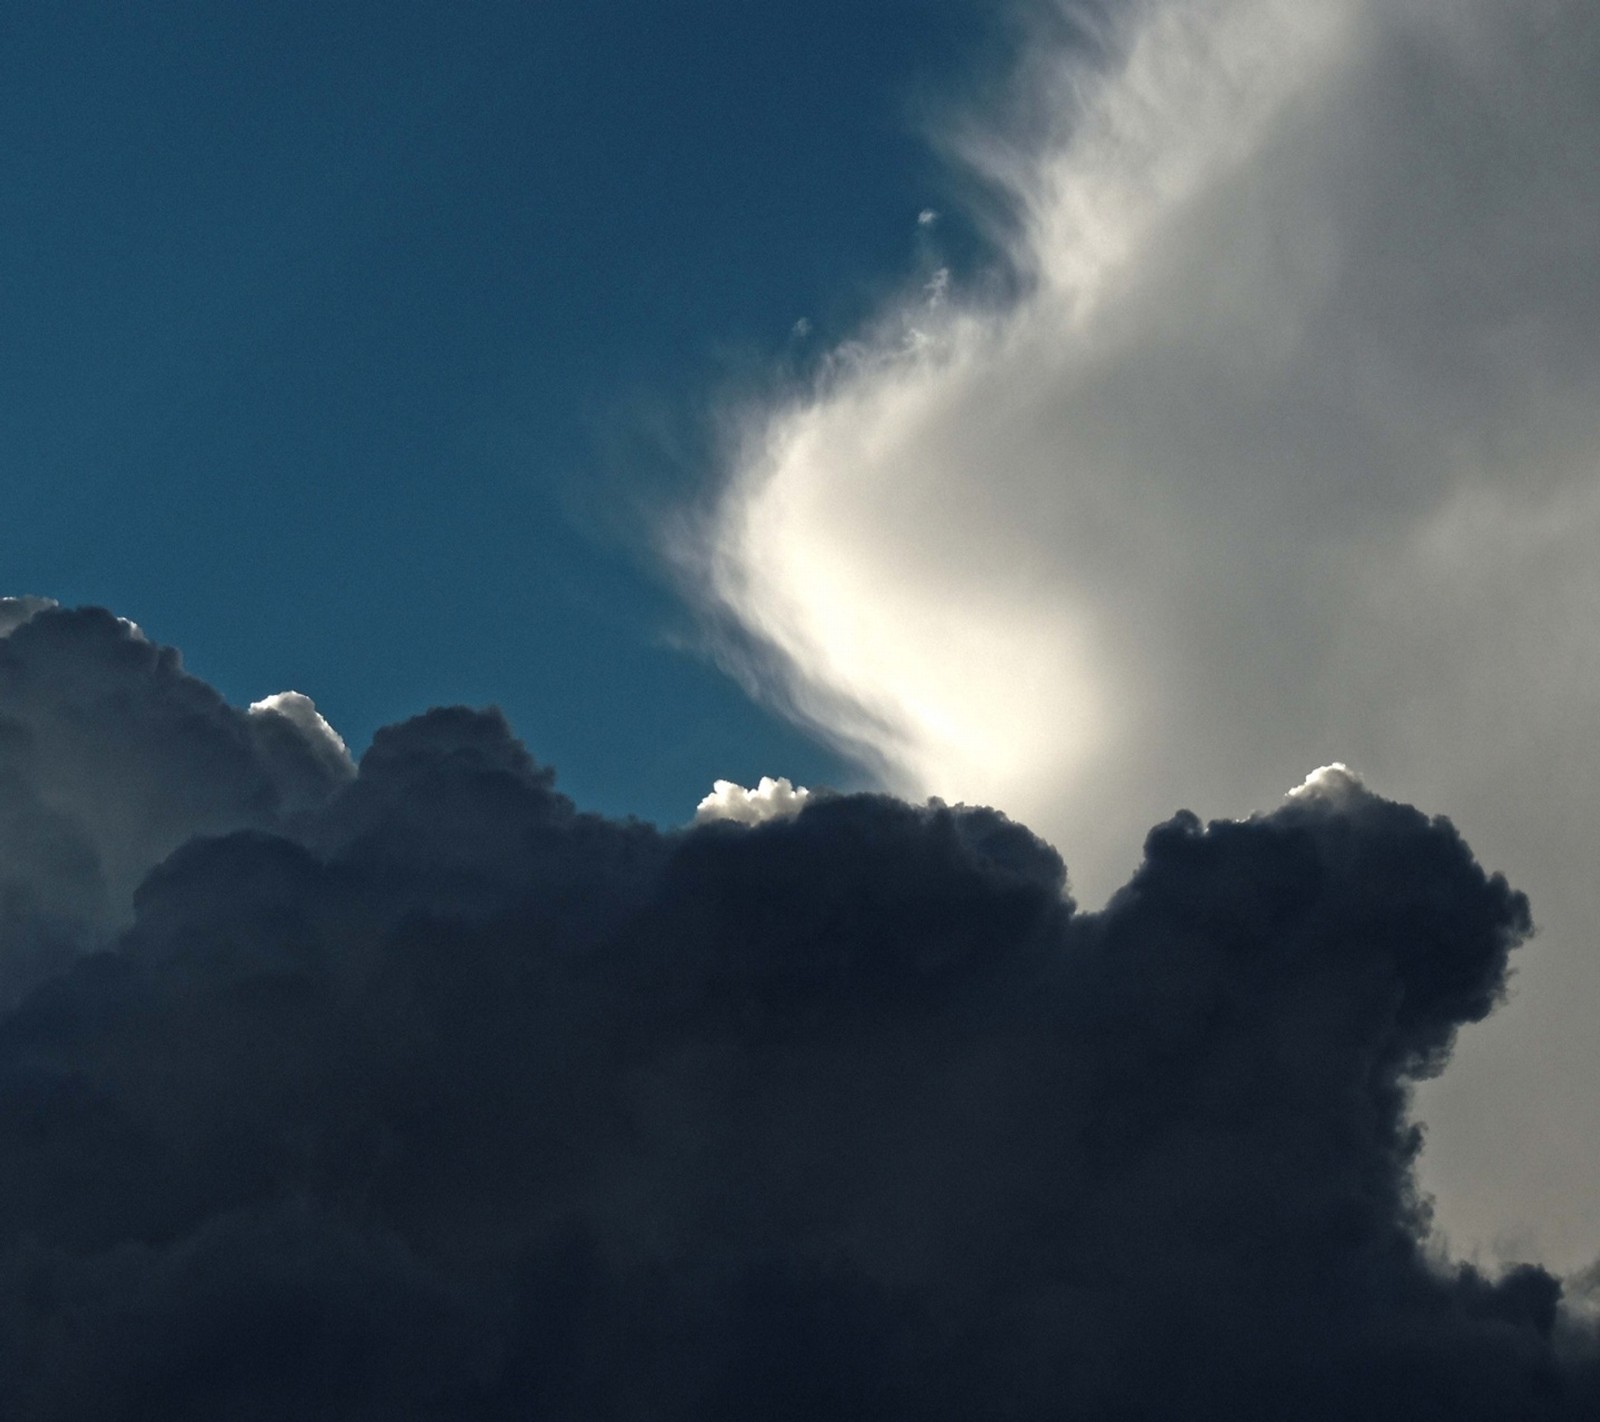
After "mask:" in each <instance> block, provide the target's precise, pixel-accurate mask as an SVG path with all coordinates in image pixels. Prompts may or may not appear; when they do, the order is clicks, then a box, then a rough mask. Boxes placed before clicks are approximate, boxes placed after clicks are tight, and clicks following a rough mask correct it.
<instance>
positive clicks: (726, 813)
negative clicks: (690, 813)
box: [694, 775, 811, 825]
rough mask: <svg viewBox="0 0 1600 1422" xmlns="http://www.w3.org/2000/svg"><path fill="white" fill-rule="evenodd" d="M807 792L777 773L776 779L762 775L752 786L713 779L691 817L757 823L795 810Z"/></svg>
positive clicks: (790, 813) (806, 795)
mask: <svg viewBox="0 0 1600 1422" xmlns="http://www.w3.org/2000/svg"><path fill="white" fill-rule="evenodd" d="M810 794H811V792H810V791H809V790H807V789H806V788H805V786H803V785H802V786H801V787H800V788H799V789H798V790H797V789H796V788H795V787H794V786H793V785H792V784H790V782H789V780H788V779H787V778H786V777H784V776H781V775H780V776H779V777H778V778H777V779H776V780H774V779H773V778H772V777H771V776H770V775H763V776H762V777H761V780H760V783H759V784H758V785H757V786H756V788H755V789H754V790H748V789H746V788H745V787H744V786H743V785H738V784H735V783H734V782H733V781H732V780H717V781H714V782H713V783H712V786H711V793H710V794H709V795H707V796H706V797H705V799H703V800H702V801H701V802H700V803H699V805H698V806H697V807H696V808H695V815H694V817H695V820H696V822H697V823H702V824H703V823H705V822H706V821H708V820H734V821H736V822H737V823H739V824H742V825H759V824H764V823H765V822H766V821H767V820H775V819H779V818H781V817H782V816H784V815H792V814H795V813H796V812H797V811H798V810H799V809H800V807H801V806H802V805H804V804H805V802H806V800H807V798H808V797H809V796H810Z"/></svg>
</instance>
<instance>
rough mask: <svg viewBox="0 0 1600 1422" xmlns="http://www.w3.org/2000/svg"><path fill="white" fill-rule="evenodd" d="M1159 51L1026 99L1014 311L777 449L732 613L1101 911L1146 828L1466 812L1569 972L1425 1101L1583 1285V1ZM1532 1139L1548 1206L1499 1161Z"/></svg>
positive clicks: (1138, 22)
mask: <svg viewBox="0 0 1600 1422" xmlns="http://www.w3.org/2000/svg"><path fill="white" fill-rule="evenodd" d="M1123 13H1124V14H1125V16H1126V24H1125V28H1124V29H1123V30H1122V31H1121V32H1120V34H1119V36H1117V37H1115V38H1114V42H1113V43H1112V44H1111V46H1110V51H1109V52H1110V57H1109V58H1107V59H1104V60H1103V61H1102V62H1099V63H1098V65H1097V66H1096V67H1091V65H1090V64H1089V63H1088V61H1086V60H1085V59H1083V57H1082V56H1081V55H1079V54H1075V53H1073V52H1070V51H1068V50H1061V51H1058V52H1054V53H1048V54H1038V53H1036V54H1035V55H1033V56H1032V57H1030V59H1029V61H1028V62H1027V63H1026V64H1025V65H1024V66H1022V68H1021V69H1020V70H1019V77H1018V81H1017V83H1018V85H1019V88H1021V89H1023V90H1025V91H1026V93H1025V94H1023V95H1022V96H1021V97H1022V98H1023V99H1025V102H1019V103H1018V104H1017V105H1016V109H1017V112H1021V113H1027V114H1029V115H1033V116H1035V118H1037V116H1039V115H1045V116H1047V117H1048V119H1049V122H1045V123H1038V122H1035V123H1033V124H1031V125H1030V126H1029V127H1028V130H1027V132H1026V133H1025V134H1023V135H1021V136H1019V135H1018V134H1017V133H1016V132H1011V131H1007V130H1006V129H1005V128H1004V126H1003V125H998V124H991V125H987V126H986V124H985V123H984V122H983V121H982V120H981V118H980V119H979V120H976V121H974V122H972V123H970V124H969V125H968V126H967V127H966V128H964V129H963V130H962V131H961V132H959V133H957V134H954V135H952V136H950V138H949V146H950V147H951V148H952V150H953V151H955V152H956V153H958V154H959V155H960V157H961V159H962V161H964V162H966V163H968V164H969V165H971V166H972V167H973V168H975V169H976V170H977V171H978V172H979V173H980V174H981V175H982V176H983V177H984V178H985V179H986V180H987V181H989V182H990V183H992V184H995V185H997V186H998V187H999V188H1000V189H1001V190H1002V191H1003V192H1005V193H1006V194H1007V195H1008V197H1009V203H1010V206H1011V209H1012V212H1013V213H1014V216H1015V227H1014V238H1013V240H1012V245H1011V247H1010V249H1009V251H1008V253H1007V258H1008V261H1009V264H1010V265H1011V267H1012V268H1013V269H1014V271H1015V273H1016V274H1017V276H1018V277H1019V283H1018V285H1019V288H1020V290H1021V291H1022V293H1023V294H1022V295H1021V296H1020V297H1018V298H1017V299H1016V300H1014V301H1012V302H1010V303H1009V304H1006V305H1003V306H996V305H994V304H993V303H992V301H987V300H980V299H978V298H976V297H973V296H970V295H966V294H964V293H963V292H961V291H960V290H959V289H952V288H951V287H950V285H949V283H948V279H946V280H945V281H944V282H942V283H940V284H939V286H938V288H937V289H936V290H926V289H916V290H913V291H912V292H910V293H909V294H908V296H907V298H906V300H905V301H904V302H903V303H902V304H901V305H900V306H899V307H897V308H894V309H890V310H887V311H885V312H884V313H883V315H882V317H881V319H880V320H879V322H878V323H877V324H876V325H875V326H874V327H873V329H871V330H870V331H868V332H866V333H864V334H863V335H862V336H861V337H860V338H859V339H857V340H856V341H854V342H852V343H850V344H849V345H848V346H846V347H845V348H843V349H841V350H839V351H838V352H836V353H835V355H834V357H833V359H832V360H831V361H830V362H829V363H828V364H827V366H826V367H825V369H824V371H823V373H822V375H821V376H820V377H819V379H818V381H817V382H816V384H815V386H814V387H813V388H811V389H807V390H803V391H799V392H796V393H795V394H794V395H793V396H792V398H790V399H789V400H787V401H786V402H784V403H781V404H779V405H778V406H776V407H770V408H765V409H761V410H757V411H753V412H749V417H748V419H747V420H746V423H745V426H744V431H743V437H742V440H741V441H740V443H739V444H738V447H737V448H736V449H735V451H734V453H733V456H732V458H731V461H730V465H731V467H730V471H729V477H728V479H727V481H726V484H725V486H724V487H723V489H722V492H721V495H720V498H719V501H718V502H717V503H716V505H715V507H714V508H713V509H712V510H711V512H710V515H709V517H708V519H707V521H706V525H705V536H704V538H703V540H702V541H701V543H700V544H699V545H698V546H697V548H696V549H695V550H693V556H692V559H691V561H692V566H693V568H694V571H695V573H696V575H697V578H698V587H699V589H700V591H701V593H702V594H703V596H704V597H705V599H706V601H707V604H708V605H709V606H710V607H711V608H713V609H715V610H716V612H717V614H718V615H719V616H720V617H722V618H725V619H729V620H731V621H732V622H733V623H734V624H735V625H737V626H738V627H739V628H740V629H742V632H743V634H744V635H745V636H746V637H747V638H748V639H749V641H750V643H751V644H752V645H753V646H754V647H755V648H756V655H755V658H754V662H753V666H754V670H753V671H752V663H751V661H749V660H748V659H747V660H746V661H745V662H744V663H743V664H742V665H743V669H744V671H745V673H746V674H747V675H748V676H752V677H754V678H755V679H757V680H758V681H759V683H760V687H761V690H762V691H763V693H764V694H766V695H767V696H769V697H771V698H772V699H773V700H774V701H775V702H776V703H777V704H779V705H780V706H782V707H783V708H784V709H785V710H787V711H788V712H789V714H791V715H792V716H793V717H794V718H795V719H796V720H798V721H800V722H801V723H803V724H805V725H807V726H809V727H811V728H812V729H813V730H815V731H817V732H819V733H820V734H822V735H823V736H825V737H827V738H828V739H830V740H831V741H833V742H834V743H835V744H836V745H838V746H840V747H842V748H843V749H845V750H846V751H847V752H849V753H851V754H853V755H854V756H856V757H857V758H858V759H859V760H860V761H861V762H862V763H863V764H864V765H865V766H867V767H869V768H871V769H872V770H873V771H875V773H876V774H877V775H878V776H879V777H880V778H881V780H882V781H883V783H885V784H886V785H887V786H889V787H890V788H893V789H895V790H897V791H900V792H902V793H906V794H911V795H916V796H923V795H930V794H936V795H939V796H941V797H943V798H945V799H948V800H969V801H984V802H989V803H994V804H997V805H999V806H1000V807H1002V808H1003V809H1005V810H1007V811H1008V812H1010V813H1012V814H1014V815H1017V816H1018V817H1020V818H1022V819H1024V820H1026V821H1028V822H1029V823H1030V824H1032V825H1034V826H1035V827H1036V828H1038V829H1039V830H1040V831H1041V832H1043V833H1045V834H1047V835H1048V836H1050V837H1051V838H1052V839H1054V840H1055V842H1056V843H1057V844H1058V845H1059V846H1060V847H1061V849H1062V850H1063V852H1064V854H1065V856H1066V858H1067V861H1068V863H1069V865H1071V866H1072V869H1073V878H1074V881H1075V886H1076V888H1077V890H1078V891H1079V893H1080V894H1081V895H1083V896H1084V897H1086V898H1087V899H1088V900H1090V901H1093V900H1095V899H1096V898H1097V897H1100V896H1102V895H1103V894H1105V893H1106V892H1108V891H1109V890H1110V889H1112V888H1114V887H1115V886H1116V885H1117V884H1118V883H1119V882H1120V881H1121V880H1122V878H1123V877H1124V876H1125V874H1126V872H1127V870H1128V869H1129V868H1130V867H1131V865H1132V863H1133V862H1134V860H1135V859H1136V858H1137V854H1138V845H1139V837H1140V835H1141V834H1142V833H1143V830H1144V827H1145V826H1147V825H1148V824H1149V823H1150V822H1151V821H1152V819H1153V818H1157V817H1160V816H1162V815H1164V814H1166V813H1169V812H1170V811H1171V810H1172V809H1174V808H1176V807H1177V806H1179V805H1189V806H1191V807H1193V808H1194V809H1196V810H1197V811H1199V812H1201V813H1202V814H1208V815H1237V814H1244V813H1248V812H1249V811H1250V810H1252V809H1254V808H1257V807H1259V806H1262V805H1266V804H1270V803H1272V802H1273V801H1274V800H1276V799H1277V797H1278V794H1279V793H1280V791H1281V787H1282V785H1283V784H1285V783H1293V781H1294V780H1295V779H1297V778H1298V776H1299V775H1300V774H1302V773H1303V771H1304V767H1305V766H1306V765H1307V764H1308V763H1309V764H1318V763H1322V762H1325V761H1328V760H1330V759H1332V758H1333V757H1335V756H1338V757H1343V758H1345V759H1348V760H1350V761H1352V762H1353V763H1359V764H1360V765H1361V766H1362V767H1363V768H1364V770H1365V771H1366V772H1367V774H1368V775H1369V777H1370V778H1371V780H1372V783H1374V784H1375V785H1376V786H1378V787H1379V788H1380V789H1381V790H1382V791H1383V792H1384V793H1386V794H1391V795H1397V796H1403V797H1407V798H1411V799H1414V800H1415V801H1417V802H1418V803H1419V804H1421V805H1423V806H1424V807H1426V808H1427V809H1429V810H1433V811H1441V812H1444V813H1448V814H1451V815H1452V816H1454V817H1455V818H1456V819H1457V820H1458V821H1459V823H1460V824H1461V825H1462V827H1463V829H1464V830H1465V832H1466V833H1467V835H1468V837H1469V838H1470V839H1471V840H1472V842H1473V843H1474V845H1475V846H1476V847H1477V848H1478V849H1479V850H1480V852H1481V853H1482V854H1483V855H1484V857H1485V858H1486V860H1487V861H1488V862H1490V863H1491V864H1493V865H1495V866H1497V867H1501V868H1503V869H1505V870H1506V872H1507V873H1508V874H1509V875H1510V877H1511V878H1512V879H1513V881H1514V882H1516V883H1517V884H1518V885H1519V886H1520V887H1523V888H1525V889H1527V890H1528V891H1529V892H1530V894H1531V895H1532V897H1533V901H1534V907H1535V913H1536V916H1537V917H1538V918H1539V920H1540V922H1541V924H1542V925H1543V928H1544V930H1545V931H1544V935H1543V937H1542V938H1541V940H1540V941H1541V945H1542V946H1541V948H1540V949H1538V950H1536V952H1535V954H1534V955H1533V956H1532V957H1531V958H1530V966H1529V968H1528V970H1527V977H1526V981H1525V983H1524V984H1523V986H1522V991H1521V997H1520V999H1519V1001H1518V1002H1517V1003H1515V1004H1514V1005H1513V1008H1512V1009H1511V1010H1510V1011H1508V1012H1507V1013H1505V1014H1504V1015H1503V1016H1502V1017H1501V1018H1499V1019H1497V1020H1496V1022H1495V1023H1493V1024H1491V1025H1490V1026H1489V1027H1486V1028H1484V1029H1480V1030H1479V1031H1478V1032H1477V1033H1475V1034H1473V1037H1472V1039H1471V1040H1470V1041H1469V1043H1468V1047H1469V1049H1470V1050H1468V1051H1467V1053H1466V1054H1465V1057H1464V1059H1463V1061H1462V1062H1461V1064H1460V1066H1459V1067H1458V1068H1457V1070H1456V1071H1454V1072H1453V1073H1452V1074H1451V1077H1450V1079H1449V1081H1448V1083H1447V1084H1446V1086H1445V1087H1444V1088H1442V1090H1443V1091H1444V1092H1447V1093H1448V1092H1454V1093H1456V1094H1455V1095H1454V1096H1450V1095H1440V1096H1437V1097H1430V1098H1429V1099H1428V1102H1427V1106H1428V1111H1429V1114H1430V1116H1431V1117H1432V1119H1433V1120H1434V1122H1435V1126H1436V1130H1435V1134H1434V1137H1433V1140H1434V1145H1433V1147H1432V1148H1431V1150H1430V1157H1429V1158H1430V1160H1432V1161H1434V1162H1436V1163H1437V1169H1436V1170H1435V1175H1436V1176H1437V1177H1438V1178H1439V1180H1442V1181H1444V1182H1445V1183H1442V1184H1440V1189H1441V1193H1442V1194H1443V1195H1444V1196H1445V1206H1446V1208H1445V1210H1444V1217H1445V1220H1446V1223H1447V1224H1448V1225H1449V1226H1450V1227H1451V1228H1452V1229H1454V1230H1456V1231H1457V1232H1458V1235H1459V1236H1460V1238H1459V1239H1458V1243H1461V1244H1464V1245H1465V1244H1470V1243H1472V1242H1473V1241H1478V1242H1481V1243H1482V1244H1484V1246H1485V1247H1493V1244H1494V1233H1495V1230H1497V1229H1500V1228H1505V1227H1510V1228H1513V1229H1517V1230H1521V1229H1524V1228H1526V1229H1530V1230H1533V1231H1534V1233H1535V1234H1536V1235H1537V1237H1538V1240H1539V1243H1540V1246H1541V1247H1542V1248H1544V1249H1545V1250H1546V1252H1547V1253H1548V1254H1549V1255H1550V1256H1551V1257H1554V1258H1559V1259H1566V1260H1569V1261H1570V1260H1571V1259H1573V1258H1575V1257H1577V1256H1579V1255H1581V1254H1582V1253H1585V1252H1592V1251H1593V1249H1594V1247H1595V1243H1596V1241H1600V1193H1597V1190H1596V1187H1595V1185H1594V1183H1593V1182H1594V1180H1596V1179H1600V1171H1596V1170H1595V1168H1594V1167H1595V1165H1596V1164H1597V1162H1596V1160H1595V1159H1594V1152H1593V1150H1592V1148H1590V1147H1589V1146H1587V1145H1583V1144H1581V1143H1582V1142H1584V1141H1592V1140H1596V1139H1600V1105H1596V1104H1595V1102H1594V1100H1593V1093H1592V1092H1589V1091H1588V1089H1587V1086H1586V1085H1582V1084H1581V1081H1580V1078H1582V1079H1587V1078H1590V1077H1592V1075H1593V1074H1594V1073H1595V1072H1596V1071H1600V1050H1597V1049H1593V1048H1588V1047H1585V1048H1583V1049H1582V1051H1579V1050H1578V1049H1577V1048H1573V1049H1571V1051H1570V1052H1569V1053H1568V1055H1567V1056H1566V1057H1565V1058H1564V1059H1563V1060H1562V1061H1561V1062H1559V1063H1558V1062H1553V1061H1552V1059H1551V1058H1550V1057H1549V1056H1548V1054H1546V1055H1545V1056H1543V1057H1541V1056H1539V1055H1538V1053H1537V1051H1536V1050H1535V1049H1534V1048H1533V1047H1532V1046H1531V1045H1530V1044H1532V1043H1534V1042H1535V1040H1536V1039H1540V1038H1543V1039H1545V1040H1571V1039H1572V1034H1582V1036H1583V1037H1584V1039H1585V1040H1587V1038H1588V1037H1589V1036H1590V1035H1591V1034H1590V1033H1589V1032H1588V1027H1587V1023H1586V1022H1585V1021H1583V1020H1581V1018H1580V1016H1579V1014H1578V1012H1577V1010H1576V1009H1575V1008H1574V1007H1573V1005H1572V1004H1574V1003H1577V1002H1589V1003H1593V1002H1595V1001H1600V966H1597V964H1596V962H1595V959H1594V957H1593V956H1592V955H1586V954H1584V953H1582V952H1581V951H1580V945H1583V944H1587V943H1588V942H1590V941H1592V939H1593V937H1594V933H1595V930H1596V928H1597V927H1600V891H1597V890H1596V888H1595V887H1594V882H1593V874H1592V870H1591V868H1590V866H1589V859H1590V857H1591V852H1590V850H1589V848H1588V844H1589V842H1590V839H1591V836H1590V834H1589V832H1588V829H1587V825H1588V819H1589V816H1590V809H1589V807H1590V806H1591V805H1592V803H1593V802H1594V800H1595V798H1596V795H1597V794H1600V758H1597V757H1596V755H1595V753H1594V749H1593V747H1594V746H1595V745H1596V744H1600V651H1597V648H1600V641H1597V639H1596V635H1595V630H1594V629H1595V628H1596V627H1597V626H1600V559H1596V558H1595V556H1594V550H1595V548H1596V547H1600V472H1597V471H1600V340H1597V339H1596V337H1595V332H1596V331H1600V279H1597V277H1596V275H1595V269H1594V265H1593V253H1594V251H1595V248H1596V243H1597V242H1600V168H1597V166H1596V164H1595V162H1594V157H1593V155H1594V154H1595V153H1596V152H1600V37H1597V35H1600V27H1597V26H1596V25H1595V24H1594V21H1593V16H1592V8H1591V7H1590V5H1589V4H1588V3H1587V0H1457V3H1454V4H1451V5H1440V4H1436V3H1431V0H1382V3H1379V0H1145V3H1140V4H1134V5H1130V6H1129V7H1127V8H1126V10H1125V11H1124V12H1123ZM1561 1073H1565V1075H1561ZM1535 1081H1539V1082H1541V1083H1543V1085H1544V1086H1545V1087H1547V1088H1548V1090H1547V1091H1546V1093H1545V1100H1544V1104H1542V1105H1541V1104H1539V1103H1536V1102H1532V1101H1530V1100H1529V1099H1528V1096H1527V1093H1528V1092H1529V1091H1530V1090H1531V1089H1532V1087H1531V1083H1533V1082H1535ZM1519 1083H1520V1085H1519ZM1580 1096H1581V1098H1582V1099H1580ZM1556 1102H1559V1107H1558V1106H1557V1105H1555V1104H1554V1103H1556ZM1556 1111H1559V1113H1560V1114H1561V1115H1562V1122H1561V1127H1562V1128H1561V1130H1559V1131H1556V1130H1542V1129H1539V1127H1540V1126H1541V1125H1542V1124H1548V1123H1541V1122H1540V1121H1539V1117H1540V1116H1541V1115H1543V1114H1546V1113H1549V1112H1556ZM1474 1122H1488V1123H1489V1124H1488V1125H1486V1126H1483V1127H1482V1128H1481V1129H1480V1128H1479V1126H1477V1125H1475V1124H1474ZM1519 1123H1521V1124H1519ZM1536 1137H1537V1141H1538V1151H1539V1152H1540V1160H1541V1165H1540V1170H1539V1172H1538V1176H1537V1178H1536V1179H1533V1180H1531V1181H1530V1180H1529V1179H1528V1178H1527V1175H1526V1172H1523V1173H1521V1174H1518V1173H1517V1169H1516V1167H1515V1165H1514V1164H1511V1163H1509V1162H1514V1161H1516V1160H1517V1159H1518V1158H1519V1151H1518V1149H1516V1148H1515V1147H1513V1148H1511V1149H1507V1143H1508V1142H1516V1141H1518V1140H1524V1141H1526V1142H1527V1146H1526V1149H1524V1150H1522V1151H1521V1152H1520V1158H1521V1159H1523V1160H1526V1159H1530V1158H1532V1157H1533V1155H1534V1154H1535V1149H1534V1142H1535V1138H1536ZM1491 1140H1493V1141H1495V1142H1496V1144H1494V1145H1493V1146H1492V1147H1491V1146H1490V1145H1488V1144H1486V1143H1487V1142H1489V1141H1491ZM1574 1142H1577V1144H1574ZM1436 1183H1438V1181H1436ZM1519 1201H1520V1202H1521V1203H1520V1204H1519V1203H1517V1202H1519ZM1517 1209H1525V1210H1526V1211H1531V1212H1532V1213H1533V1214H1534V1215H1536V1216H1537V1218H1536V1219H1535V1220H1533V1221H1532V1222H1530V1221H1529V1220H1526V1219H1523V1218H1521V1217H1520V1216H1518V1217H1516V1218H1515V1219H1513V1215H1514V1213H1515V1211H1516V1210H1517Z"/></svg>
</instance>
